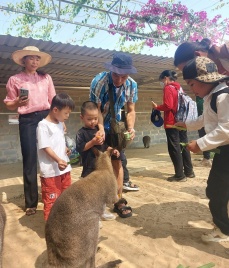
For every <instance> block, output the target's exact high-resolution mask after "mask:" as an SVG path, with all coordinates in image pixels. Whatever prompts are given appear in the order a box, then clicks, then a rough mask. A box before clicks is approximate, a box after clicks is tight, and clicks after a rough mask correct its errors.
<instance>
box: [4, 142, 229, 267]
mask: <svg viewBox="0 0 229 268" xmlns="http://www.w3.org/2000/svg"><path fill="white" fill-rule="evenodd" d="M126 154H127V157H128V167H129V171H130V174H131V181H132V182H134V183H136V184H138V185H139V186H140V191H138V192H126V193H124V197H125V198H126V199H127V200H128V204H129V205H130V206H131V207H132V208H133V216H132V217H130V218H127V219H122V218H120V217H117V218H116V220H114V221H106V222H105V221H103V222H102V223H103V228H102V229H101V230H100V239H99V244H98V246H99V249H98V252H97V255H96V264H97V266H101V265H104V264H106V263H108V262H112V261H116V260H121V263H120V264H117V266H116V267H120V268H135V267H136V268H141V267H142V268H146V267H147V268H148V267H149V268H151V267H152V268H166V267H171V268H176V267H177V266H178V265H179V264H182V265H184V266H185V267H186V266H190V267H192V268H196V267H199V266H201V265H203V264H206V263H210V262H213V263H215V267H220V268H224V267H225V268H226V267H229V243H225V242H224V243H208V244H205V243H203V242H201V239H200V236H201V234H202V233H203V232H205V231H209V229H211V228H212V222H211V215H210V213H209V210H208V200H207V199H206V196H205V187H206V179H207V176H208V173H209V168H207V167H195V173H196V178H195V179H189V180H188V181H187V182H180V183H177V182H173V183H170V182H167V181H166V178H167V177H168V176H170V175H173V166H172V164H171V162H170V158H169V156H168V153H167V148H166V145H153V146H151V147H150V148H149V149H144V148H142V149H127V150H126ZM200 158H201V156H200V155H192V159H193V163H194V164H195V163H198V162H199V161H198V160H199V159H200ZM80 172H81V167H74V166H73V170H72V177H73V181H76V180H78V178H79V175H80ZM21 174H22V167H21V163H18V164H11V165H1V172H0V189H1V190H0V192H5V193H6V195H7V199H8V201H7V202H5V203H4V204H3V205H4V208H5V210H6V213H7V225H6V229H5V241H4V253H3V268H14V267H15V268H31V267H42V262H43V260H44V258H45V257H46V244H45V239H44V220H43V212H42V207H43V206H42V203H41V202H39V207H38V211H37V214H36V215H34V216H30V217H28V216H25V214H24V211H23V205H24V199H23V184H22V177H21ZM110 208H111V209H112V207H110ZM109 267H113V266H109Z"/></svg>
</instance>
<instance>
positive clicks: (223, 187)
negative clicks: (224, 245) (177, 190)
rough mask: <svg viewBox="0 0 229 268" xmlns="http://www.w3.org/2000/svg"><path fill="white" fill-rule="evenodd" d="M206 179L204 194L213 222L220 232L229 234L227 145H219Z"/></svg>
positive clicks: (228, 150) (228, 154)
mask: <svg viewBox="0 0 229 268" xmlns="http://www.w3.org/2000/svg"><path fill="white" fill-rule="evenodd" d="M219 149H220V154H215V156H214V159H213V163H212V168H211V171H210V174H209V177H208V181H207V188H206V195H207V197H208V198H209V209H210V211H211V214H212V218H213V222H214V223H215V225H216V226H217V227H218V228H219V229H220V230H221V232H222V233H224V234H226V235H229V219H228V212H227V204H228V201H229V165H228V160H229V145H226V146H221V147H219Z"/></svg>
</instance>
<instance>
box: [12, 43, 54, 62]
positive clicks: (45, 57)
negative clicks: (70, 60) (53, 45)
mask: <svg viewBox="0 0 229 268" xmlns="http://www.w3.org/2000/svg"><path fill="white" fill-rule="evenodd" d="M11 56H12V59H13V61H14V62H15V63H17V64H18V65H21V66H24V63H23V61H22V60H23V58H24V57H25V56H39V57H40V58H41V59H40V66H39V67H43V66H45V65H47V64H48V63H49V62H50V61H51V59H52V57H51V55H49V54H48V53H45V52H41V51H40V50H39V48H37V47H35V46H28V47H24V48H23V49H21V50H17V51H15V52H13V53H12V55H11Z"/></svg>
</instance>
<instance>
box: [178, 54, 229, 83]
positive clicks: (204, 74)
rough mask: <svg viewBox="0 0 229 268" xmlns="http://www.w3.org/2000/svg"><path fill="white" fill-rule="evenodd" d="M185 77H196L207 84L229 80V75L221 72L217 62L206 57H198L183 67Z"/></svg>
mask: <svg viewBox="0 0 229 268" xmlns="http://www.w3.org/2000/svg"><path fill="white" fill-rule="evenodd" d="M183 78H184V80H186V79H195V80H197V81H200V82H202V83H206V84H212V83H216V82H221V81H224V80H229V76H227V75H222V74H219V73H218V69H217V66H216V64H215V63H214V62H213V61H212V60H210V59H209V58H206V57H196V58H194V59H192V60H190V61H188V62H187V64H186V65H185V67H184V68H183Z"/></svg>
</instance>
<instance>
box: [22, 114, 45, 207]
mask: <svg viewBox="0 0 229 268" xmlns="http://www.w3.org/2000/svg"><path fill="white" fill-rule="evenodd" d="M48 112H49V110H45V111H41V112H34V113H30V114H25V115H20V116H19V132H20V141H21V152H22V158H23V181H24V194H25V208H33V207H37V204H38V186H37V140H36V129H37V125H38V123H39V122H40V121H41V120H42V119H43V118H45V117H46V116H47V115H48Z"/></svg>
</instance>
